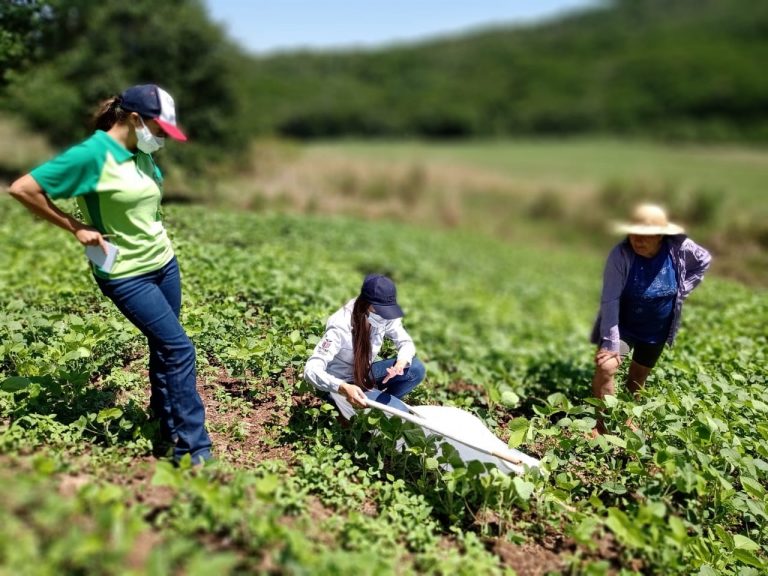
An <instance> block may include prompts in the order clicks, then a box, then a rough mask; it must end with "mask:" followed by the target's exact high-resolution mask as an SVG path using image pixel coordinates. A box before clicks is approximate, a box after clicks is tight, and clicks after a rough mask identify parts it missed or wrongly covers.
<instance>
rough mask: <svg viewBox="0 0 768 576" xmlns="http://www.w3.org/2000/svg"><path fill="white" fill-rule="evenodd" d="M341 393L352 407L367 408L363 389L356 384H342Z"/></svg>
mask: <svg viewBox="0 0 768 576" xmlns="http://www.w3.org/2000/svg"><path fill="white" fill-rule="evenodd" d="M339 393H340V394H341V395H342V396H344V398H346V399H347V400H349V403H350V404H352V406H355V407H357V408H366V407H367V404H366V403H365V401H366V397H365V394H364V393H363V391H362V389H361V388H360V387H359V386H355V385H354V384H342V385H341V386H339Z"/></svg>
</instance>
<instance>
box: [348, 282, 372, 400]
mask: <svg viewBox="0 0 768 576" xmlns="http://www.w3.org/2000/svg"><path fill="white" fill-rule="evenodd" d="M370 305H371V304H370V302H368V301H367V300H366V299H365V298H363V297H362V296H358V298H357V300H356V301H355V307H354V308H353V309H352V353H353V358H354V359H353V364H352V367H353V371H352V374H353V376H354V379H355V384H357V385H358V386H360V387H361V388H362V389H364V390H371V389H372V388H373V386H374V381H373V377H372V376H371V326H370V324H368V318H367V316H368V308H369V307H370Z"/></svg>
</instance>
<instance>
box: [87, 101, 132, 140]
mask: <svg viewBox="0 0 768 576" xmlns="http://www.w3.org/2000/svg"><path fill="white" fill-rule="evenodd" d="M122 102H123V99H122V98H121V97H120V96H112V97H111V98H108V99H107V100H103V101H101V102H100V103H99V107H98V108H97V109H96V112H94V114H93V127H94V129H95V130H104V131H105V132H106V131H107V130H109V129H110V128H112V126H114V125H115V124H119V123H122V122H124V121H125V119H126V118H127V117H128V114H129V113H128V112H126V111H125V110H123V109H122V108H121V107H120V104H122Z"/></svg>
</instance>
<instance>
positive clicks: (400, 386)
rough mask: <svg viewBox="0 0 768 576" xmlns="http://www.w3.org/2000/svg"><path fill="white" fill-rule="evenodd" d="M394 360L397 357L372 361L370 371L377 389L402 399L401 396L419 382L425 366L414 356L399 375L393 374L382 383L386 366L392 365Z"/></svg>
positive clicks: (385, 373) (395, 360) (424, 371)
mask: <svg viewBox="0 0 768 576" xmlns="http://www.w3.org/2000/svg"><path fill="white" fill-rule="evenodd" d="M395 362H397V358H387V359H386V360H379V361H378V362H374V363H373V364H371V373H372V375H373V380H374V381H375V382H376V389H377V390H381V391H382V392H387V393H388V394H391V395H392V396H394V397H395V398H398V399H400V400H402V399H403V396H405V395H406V394H408V392H410V391H411V390H413V389H414V388H416V386H418V385H419V384H421V381H422V380H424V376H425V374H426V368H424V364H422V362H421V360H419V359H418V358H416V357H414V358H413V360H411V365H410V366H408V367H407V368H405V369H404V370H403V374H402V375H401V376H395V377H394V378H391V379H390V380H388V381H387V383H386V384H382V383H381V382H382V380H384V378H386V376H387V368H391V367H392V366H394V365H395Z"/></svg>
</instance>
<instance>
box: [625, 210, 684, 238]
mask: <svg viewBox="0 0 768 576" xmlns="http://www.w3.org/2000/svg"><path fill="white" fill-rule="evenodd" d="M613 229H614V230H615V231H616V232H618V233H621V234H638V235H642V236H655V235H656V234H665V235H673V234H682V233H683V232H684V229H683V227H682V226H678V225H677V224H673V223H672V222H670V221H669V220H668V219H667V213H666V212H665V211H664V209H663V208H662V207H661V206H657V205H656V204H640V205H639V206H637V207H636V208H635V210H634V212H633V213H632V221H631V222H617V223H616V224H614V226H613Z"/></svg>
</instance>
